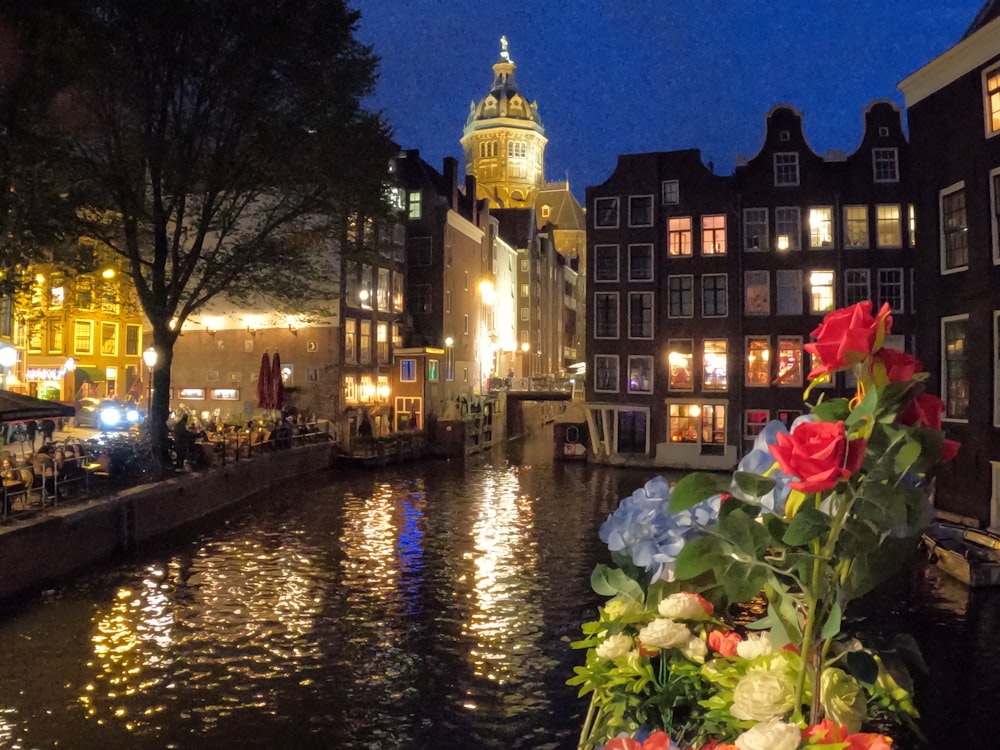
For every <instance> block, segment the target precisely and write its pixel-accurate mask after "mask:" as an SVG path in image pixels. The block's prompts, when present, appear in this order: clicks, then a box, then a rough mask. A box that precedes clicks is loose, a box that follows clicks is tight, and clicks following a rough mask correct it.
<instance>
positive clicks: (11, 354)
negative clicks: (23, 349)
mask: <svg viewBox="0 0 1000 750" xmlns="http://www.w3.org/2000/svg"><path fill="white" fill-rule="evenodd" d="M15 364H17V349H15V348H14V347H13V346H4V347H3V348H0V367H2V368H3V390H5V391H6V390H7V372H8V370H10V368H11V367H13V366H14V365H15Z"/></svg>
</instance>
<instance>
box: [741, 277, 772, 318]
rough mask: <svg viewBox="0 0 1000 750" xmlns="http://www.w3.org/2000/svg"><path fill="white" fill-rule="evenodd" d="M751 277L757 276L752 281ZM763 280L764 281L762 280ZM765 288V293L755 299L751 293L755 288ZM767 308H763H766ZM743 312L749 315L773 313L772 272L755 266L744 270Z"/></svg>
mask: <svg viewBox="0 0 1000 750" xmlns="http://www.w3.org/2000/svg"><path fill="white" fill-rule="evenodd" d="M751 277H756V278H755V279H754V280H753V281H751ZM762 280H763V283H761V281H762ZM760 289H763V290H764V293H763V295H759V299H757V300H754V299H752V298H751V294H752V293H754V290H760ZM765 307H766V309H762V308H765ZM743 314H744V315H746V316H748V317H758V316H762V315H770V314H771V272H770V271H767V270H764V269H760V268H755V269H748V270H746V271H744V272H743Z"/></svg>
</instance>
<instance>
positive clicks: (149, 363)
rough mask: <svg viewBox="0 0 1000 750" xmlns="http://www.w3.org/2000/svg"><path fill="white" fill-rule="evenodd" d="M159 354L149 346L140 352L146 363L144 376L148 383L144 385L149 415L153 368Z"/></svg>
mask: <svg viewBox="0 0 1000 750" xmlns="http://www.w3.org/2000/svg"><path fill="white" fill-rule="evenodd" d="M158 357H159V355H158V354H157V353H156V349H155V348H154V347H152V346H151V347H149V348H148V349H146V351H144V352H143V353H142V361H143V362H145V363H146V370H147V374H146V377H147V379H148V380H149V385H148V386H146V415H147V416H148V415H150V414H151V413H152V411H153V368H154V367H156V360H157V359H158Z"/></svg>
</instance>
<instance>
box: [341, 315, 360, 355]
mask: <svg viewBox="0 0 1000 750" xmlns="http://www.w3.org/2000/svg"><path fill="white" fill-rule="evenodd" d="M357 337H358V321H356V320H355V319H354V318H345V319H344V362H346V363H347V364H349V365H353V364H357V362H358V340H357Z"/></svg>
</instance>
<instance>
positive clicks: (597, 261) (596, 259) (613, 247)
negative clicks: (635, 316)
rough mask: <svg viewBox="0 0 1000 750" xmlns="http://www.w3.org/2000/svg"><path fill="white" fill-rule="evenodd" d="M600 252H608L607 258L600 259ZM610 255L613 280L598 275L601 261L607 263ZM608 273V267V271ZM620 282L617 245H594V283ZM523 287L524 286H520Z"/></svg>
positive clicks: (601, 274) (619, 251)
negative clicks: (612, 259)
mask: <svg viewBox="0 0 1000 750" xmlns="http://www.w3.org/2000/svg"><path fill="white" fill-rule="evenodd" d="M602 250H604V251H610V253H609V255H608V256H607V257H604V258H602V257H601V256H602V252H601V251H602ZM611 255H613V256H614V261H615V263H614V278H611V276H610V275H605V274H603V273H600V269H601V268H602V266H601V261H602V260H603V261H605V262H606V261H607V260H608V259H609V258H610V257H611ZM607 270H609V271H610V265H609V266H608V269H607ZM620 280H621V248H620V247H619V246H618V245H611V244H605V243H602V244H600V245H594V283H596V284H611V283H615V282H618V281H620ZM522 286H525V285H522Z"/></svg>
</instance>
